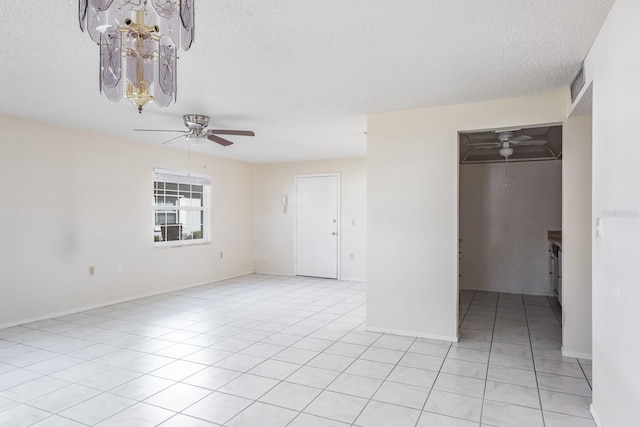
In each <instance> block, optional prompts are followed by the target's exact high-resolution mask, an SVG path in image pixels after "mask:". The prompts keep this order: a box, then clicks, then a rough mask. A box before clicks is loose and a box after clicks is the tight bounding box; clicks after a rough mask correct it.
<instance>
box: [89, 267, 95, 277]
mask: <svg viewBox="0 0 640 427" xmlns="http://www.w3.org/2000/svg"><path fill="white" fill-rule="evenodd" d="M95 275H96V267H95V265H90V266H89V276H95Z"/></svg>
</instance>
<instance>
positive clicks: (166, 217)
mask: <svg viewBox="0 0 640 427" xmlns="http://www.w3.org/2000/svg"><path fill="white" fill-rule="evenodd" d="M210 192H211V177H210V176H208V175H200V174H193V173H187V172H177V171H169V170H164V169H154V171H153V197H154V218H155V221H154V227H153V241H154V242H155V244H156V246H182V245H189V244H199V243H207V242H209V223H210V214H209V205H210V203H209V194H210Z"/></svg>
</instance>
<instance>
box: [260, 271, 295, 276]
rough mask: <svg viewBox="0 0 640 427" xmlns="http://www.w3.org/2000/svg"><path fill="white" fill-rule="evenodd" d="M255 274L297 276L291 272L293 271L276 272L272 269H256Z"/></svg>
mask: <svg viewBox="0 0 640 427" xmlns="http://www.w3.org/2000/svg"><path fill="white" fill-rule="evenodd" d="M253 274H267V275H269V276H285V277H293V276H295V274H291V273H282V272H281V273H274V272H271V271H261V270H255V271H254V272H253Z"/></svg>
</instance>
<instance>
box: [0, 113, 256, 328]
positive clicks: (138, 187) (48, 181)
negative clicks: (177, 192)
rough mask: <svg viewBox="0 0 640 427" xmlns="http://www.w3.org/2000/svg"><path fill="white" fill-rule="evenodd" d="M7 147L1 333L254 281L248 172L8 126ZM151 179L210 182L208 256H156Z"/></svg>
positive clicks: (123, 144)
mask: <svg viewBox="0 0 640 427" xmlns="http://www.w3.org/2000/svg"><path fill="white" fill-rule="evenodd" d="M0 144H1V149H2V155H1V156H0V194H2V202H1V203H2V205H1V209H0V223H1V224H2V230H3V231H2V237H1V240H0V241H1V246H0V262H1V263H2V265H1V267H0V271H1V274H2V276H1V277H2V280H1V284H0V327H1V326H3V325H4V326H6V325H9V324H17V323H22V322H24V321H26V320H29V319H34V318H42V317H49V316H51V315H53V314H56V313H62V312H67V311H73V310H78V309H80V308H82V307H89V306H94V305H103V304H106V303H108V302H112V301H118V300H123V299H131V298H133V297H136V296H140V295H146V294H153V293H159V292H163V291H167V290H170V289H175V288H181V287H188V286H192V285H196V284H202V283H208V282H212V281H215V280H217V279H221V278H226V277H230V276H236V275H241V274H246V273H251V272H253V268H254V267H253V250H252V248H253V237H254V234H253V166H252V165H250V164H245V163H240V162H236V161H231V160H223V159H219V158H215V157H211V156H202V155H197V154H194V153H193V152H192V153H191V159H190V160H188V159H187V153H186V152H185V151H180V150H175V149H171V148H167V147H160V146H152V145H148V144H141V143H136V142H133V141H124V140H114V139H109V138H106V137H103V136H99V135H94V134H90V133H84V132H79V131H74V130H70V129H63V128H56V127H51V126H47V125H43V124H39V123H34V122H28V121H24V120H19V119H15V118H11V117H8V116H2V115H0ZM154 167H161V168H166V169H175V170H190V171H192V172H199V173H207V174H210V175H211V176H212V180H213V183H212V227H211V237H212V243H211V244H208V245H200V246H193V247H182V248H154V245H153V231H152V230H153V209H152V206H153V179H152V171H153V168H154ZM220 251H224V254H225V255H224V259H220V258H219V252H220ZM118 264H122V266H123V269H124V271H123V272H121V273H118V272H117V266H118ZM90 265H93V266H95V268H96V274H95V276H89V266H90Z"/></svg>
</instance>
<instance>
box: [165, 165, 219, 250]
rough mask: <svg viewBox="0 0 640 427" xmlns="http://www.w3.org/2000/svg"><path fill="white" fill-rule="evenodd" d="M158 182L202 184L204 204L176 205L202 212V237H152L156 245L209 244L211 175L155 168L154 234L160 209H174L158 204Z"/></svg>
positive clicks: (182, 209)
mask: <svg viewBox="0 0 640 427" xmlns="http://www.w3.org/2000/svg"><path fill="white" fill-rule="evenodd" d="M156 182H170V183H176V184H191V185H202V206H176V208H175V210H178V211H184V212H202V238H201V239H186V240H170V241H155V237H152V240H153V244H154V246H155V247H160V248H162V247H179V246H193V245H202V244H209V243H210V242H211V236H210V229H211V226H210V224H211V176H210V175H205V174H198V173H191V172H184V171H175V170H169V169H160V168H154V169H153V187H152V189H153V198H152V201H153V220H152V224H153V226H152V234H153V236H155V235H156V213H157V212H158V211H165V210H174V209H173V208H168V207H167V206H163V205H158V204H156V198H155V195H156V190H155V188H156V185H155V184H156Z"/></svg>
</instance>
